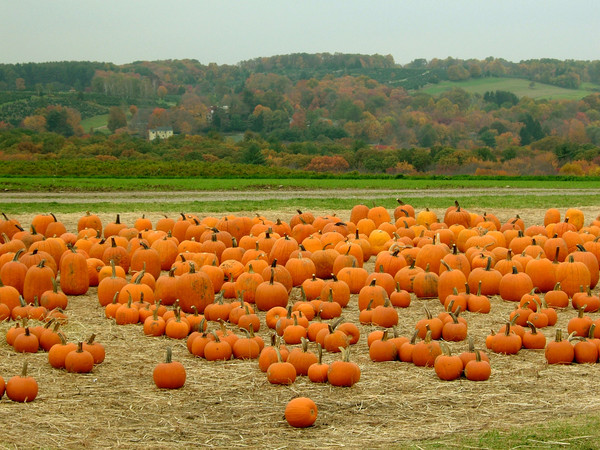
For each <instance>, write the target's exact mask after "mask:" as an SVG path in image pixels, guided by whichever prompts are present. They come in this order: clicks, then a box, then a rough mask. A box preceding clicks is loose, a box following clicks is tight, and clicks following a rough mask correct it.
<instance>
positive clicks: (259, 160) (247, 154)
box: [242, 142, 267, 165]
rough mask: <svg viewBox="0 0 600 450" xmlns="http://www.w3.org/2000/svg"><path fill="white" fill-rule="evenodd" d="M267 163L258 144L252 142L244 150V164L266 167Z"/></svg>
mask: <svg viewBox="0 0 600 450" xmlns="http://www.w3.org/2000/svg"><path fill="white" fill-rule="evenodd" d="M266 162H267V160H266V159H265V156H264V155H263V154H262V150H261V148H260V146H259V145H258V144H257V143H256V142H251V143H250V144H249V145H248V146H247V147H246V150H244V153H243V155H242V163H244V164H255V165H264V164H265V163H266Z"/></svg>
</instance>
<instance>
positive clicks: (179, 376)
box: [152, 347, 186, 389]
mask: <svg viewBox="0 0 600 450" xmlns="http://www.w3.org/2000/svg"><path fill="white" fill-rule="evenodd" d="M185 378H186V372H185V367H183V364H181V363H180V362H179V361H173V351H172V350H171V347H167V357H166V359H165V362H164V363H160V364H158V365H157V366H156V367H155V368H154V370H153V372H152V379H153V380H154V384H155V385H156V387H157V388H159V389H179V388H181V387H183V385H184V384H185Z"/></svg>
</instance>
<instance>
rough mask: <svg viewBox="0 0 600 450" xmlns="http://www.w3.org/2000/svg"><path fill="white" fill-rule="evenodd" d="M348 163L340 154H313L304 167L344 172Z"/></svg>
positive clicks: (317, 170)
mask: <svg viewBox="0 0 600 450" xmlns="http://www.w3.org/2000/svg"><path fill="white" fill-rule="evenodd" d="M349 167H350V165H349V164H348V161H346V160H345V159H344V158H343V157H342V156H339V155H335V156H327V155H324V156H315V157H314V158H313V159H311V160H310V163H309V164H308V165H307V166H306V167H305V170H312V171H314V172H345V171H346V170H348V168H349Z"/></svg>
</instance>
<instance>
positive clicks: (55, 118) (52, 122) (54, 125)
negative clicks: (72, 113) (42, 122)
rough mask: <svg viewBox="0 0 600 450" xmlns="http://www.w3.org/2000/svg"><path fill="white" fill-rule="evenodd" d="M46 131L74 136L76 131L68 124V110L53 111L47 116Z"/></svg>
mask: <svg viewBox="0 0 600 450" xmlns="http://www.w3.org/2000/svg"><path fill="white" fill-rule="evenodd" d="M46 129H47V130H48V131H52V132H54V133H58V134H62V135H63V136H66V137H69V136H73V134H74V131H73V127H72V126H71V124H69V122H68V116H67V110H66V109H52V110H50V111H48V114H47V115H46Z"/></svg>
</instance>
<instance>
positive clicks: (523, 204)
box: [0, 193, 600, 214]
mask: <svg viewBox="0 0 600 450" xmlns="http://www.w3.org/2000/svg"><path fill="white" fill-rule="evenodd" d="M456 199H458V200H459V201H460V203H461V205H462V206H463V207H464V208H466V209H469V210H482V209H483V210H485V209H489V210H492V209H499V208H511V209H523V210H526V209H528V208H546V209H547V208H552V207H556V208H567V207H584V206H596V205H600V194H591V195H547V196H535V195H505V196H485V195H482V196H461V195H460V193H457V194H456V195H453V196H444V197H403V200H404V201H405V202H406V203H409V204H411V205H413V206H414V207H415V208H418V209H423V208H425V207H428V208H436V209H437V208H446V207H448V206H451V205H452V204H454V200H456ZM359 203H363V204H366V205H367V206H370V207H372V206H374V205H378V206H379V205H380V206H384V207H386V208H388V209H393V208H395V207H396V206H397V203H396V202H395V200H394V199H380V198H369V197H362V198H347V199H345V198H341V199H340V198H330V197H322V198H292V199H271V200H226V201H207V202H198V201H190V202H161V201H160V200H159V201H156V202H149V203H148V202H131V203H130V202H106V201H98V202H92V203H84V202H77V201H76V200H74V201H73V202H69V203H60V202H32V203H2V202H0V211H3V212H5V213H7V214H26V213H38V212H45V211H52V212H54V213H71V212H81V211H87V210H89V211H94V212H120V211H141V212H150V211H153V212H180V211H185V212H215V213H225V212H237V211H257V212H258V211H266V210H289V211H294V210H296V209H306V210H311V209H320V210H329V211H336V210H347V209H351V208H352V207H353V206H354V205H356V204H359Z"/></svg>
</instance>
